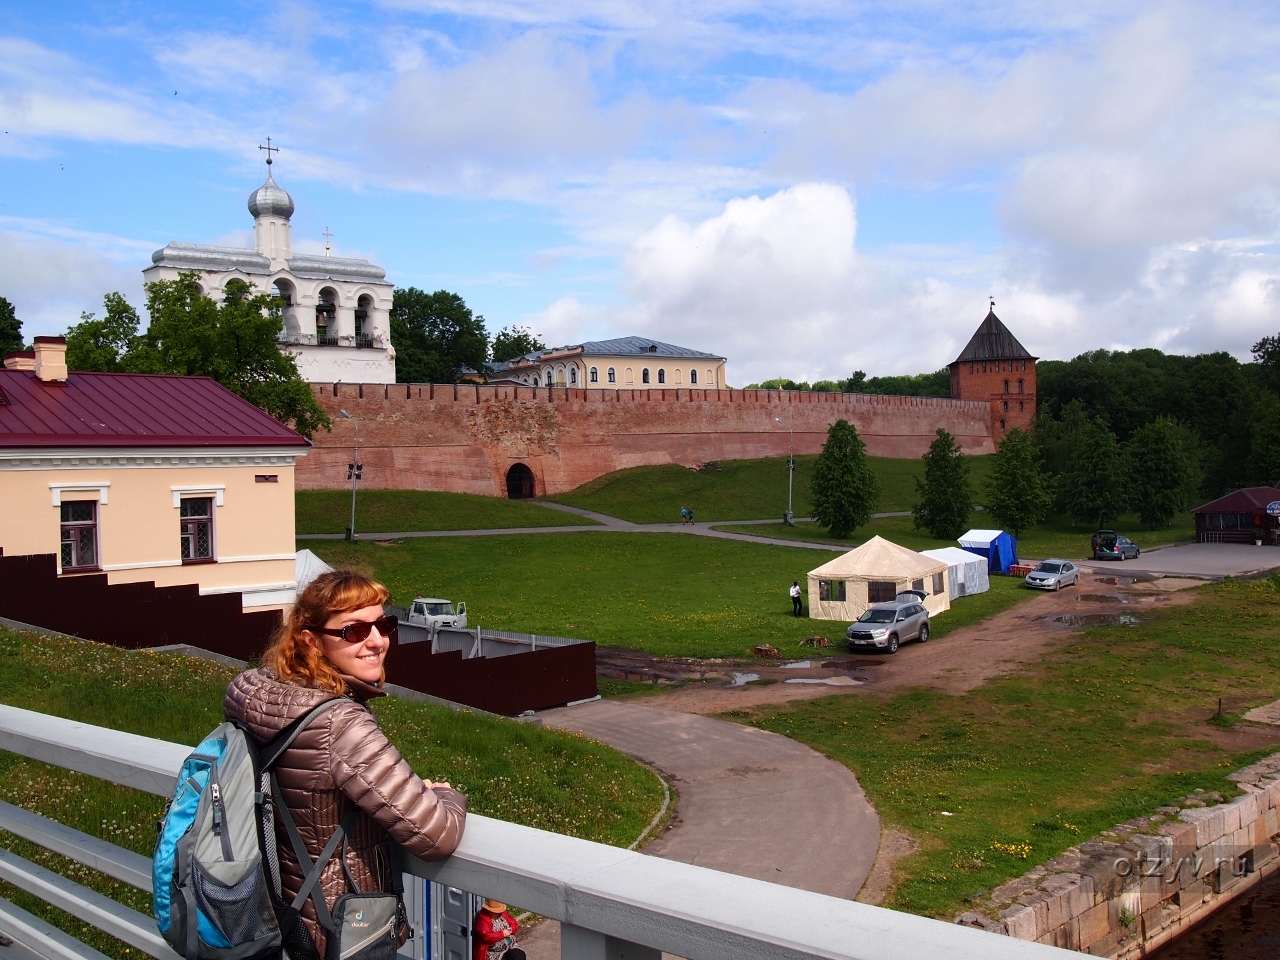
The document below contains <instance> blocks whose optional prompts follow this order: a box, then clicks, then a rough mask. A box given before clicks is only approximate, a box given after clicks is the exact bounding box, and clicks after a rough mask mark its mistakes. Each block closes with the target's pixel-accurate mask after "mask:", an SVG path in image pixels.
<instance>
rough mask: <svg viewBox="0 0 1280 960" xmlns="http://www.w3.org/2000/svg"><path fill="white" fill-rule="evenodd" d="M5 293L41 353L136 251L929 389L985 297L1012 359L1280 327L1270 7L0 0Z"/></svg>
mask: <svg viewBox="0 0 1280 960" xmlns="http://www.w3.org/2000/svg"><path fill="white" fill-rule="evenodd" d="M6 13H7V17H6V19H5V22H4V24H3V25H0V125H2V128H3V131H4V132H3V133H0V295H3V296H6V297H8V298H9V299H10V300H11V301H13V302H14V303H15V305H16V306H17V308H18V312H19V316H20V317H22V319H23V320H24V323H25V330H26V332H27V333H28V335H31V334H38V333H59V332H62V331H63V330H65V328H66V327H67V325H68V324H70V323H72V322H74V321H75V320H76V319H78V317H79V314H80V312H81V311H82V310H93V309H99V308H100V304H101V300H102V295H103V294H104V293H106V292H107V291H109V290H115V289H119V290H121V291H122V292H124V293H125V294H126V296H128V297H129V298H130V299H131V300H133V301H134V302H135V303H137V304H139V305H140V304H141V302H142V290H141V275H140V271H141V269H142V267H143V266H144V265H146V263H148V262H149V258H150V253H151V251H153V250H155V249H157V248H158V247H160V246H163V244H164V243H166V242H168V241H169V240H186V241H195V242H218V243H226V244H231V245H248V244H249V242H250V228H251V220H250V218H249V215H248V213H247V211H246V210H245V199H246V197H247V196H248V194H249V192H250V191H251V190H252V189H253V188H254V187H256V186H257V184H258V183H259V182H261V179H262V175H263V166H262V163H261V155H260V154H259V151H258V150H257V149H256V148H257V146H258V144H260V143H262V142H264V138H265V137H266V136H267V135H270V136H271V137H272V138H273V141H274V142H276V143H278V144H279V145H280V147H281V148H282V152H281V153H280V155H279V157H278V160H277V164H276V166H275V172H276V177H277V180H278V182H280V184H281V185H282V186H284V187H285V188H286V189H288V190H289V191H290V193H291V194H292V195H293V197H294V200H295V202H296V204H297V213H296V214H295V216H294V221H293V222H294V244H295V249H299V250H311V251H318V250H320V249H322V245H323V236H322V231H324V230H325V228H326V227H327V228H328V229H329V230H331V231H332V232H333V235H334V238H333V241H334V247H335V252H336V253H338V254H340V255H349V256H360V257H369V258H371V259H374V260H376V261H377V262H379V263H381V264H382V265H383V266H384V267H386V269H387V272H388V276H389V278H390V279H391V280H392V281H393V282H395V283H397V284H399V285H405V286H407V285H414V286H419V287H424V288H429V289H438V288H441V287H444V288H447V289H451V290H456V291H457V292H459V293H461V294H462V295H463V296H464V297H465V298H466V300H467V302H468V303H469V304H470V305H471V306H472V308H473V309H475V310H476V311H477V312H479V313H482V314H484V315H485V317H486V318H487V320H488V323H489V326H490V329H491V330H497V329H498V328H499V327H502V326H506V325H509V324H513V323H514V324H522V325H526V326H530V327H532V328H533V329H534V330H535V331H536V332H539V333H541V334H543V335H544V337H545V338H546V339H547V340H548V341H550V342H554V343H567V342H573V341H575V340H581V339H585V338H589V337H590V338H597V337H604V336H611V335H621V334H626V333H639V334H645V335H649V336H655V337H659V338H662V339H666V340H671V341H674V342H677V343H682V344H685V345H687V346H691V347H695V348H697V349H703V350H711V351H715V352H719V353H723V354H724V355H725V356H727V357H728V358H729V377H730V381H731V382H733V383H735V384H742V383H746V382H748V381H751V380H758V379H763V378H766V377H771V376H780V375H782V376H792V377H796V378H798V379H799V378H805V379H816V378H821V377H841V376H847V375H848V374H849V372H851V371H852V370H853V369H863V370H866V371H867V372H868V373H871V374H887V373H910V372H918V371H922V370H931V369H935V368H937V367H938V366H941V365H942V364H944V363H946V362H947V361H949V360H950V359H951V358H952V357H953V356H954V355H955V353H956V352H958V350H959V349H960V348H961V347H962V346H963V343H964V342H965V340H966V339H967V338H968V336H969V334H970V333H971V332H972V330H973V328H974V327H975V326H976V325H977V323H978V322H979V321H980V320H981V318H982V316H983V314H984V313H985V307H986V302H987V296H988V295H991V296H994V297H995V298H996V301H997V312H998V313H999V314H1000V315H1001V317H1002V318H1003V319H1004V320H1005V321H1006V322H1007V323H1008V324H1009V325H1010V327H1011V328H1012V329H1013V330H1014V332H1015V333H1016V334H1017V335H1018V336H1019V337H1020V338H1021V339H1022V340H1023V342H1024V343H1026V345H1027V346H1028V347H1029V348H1030V349H1031V350H1032V352H1033V353H1037V354H1039V355H1041V356H1044V357H1055V358H1056V357H1070V356H1073V355H1075V354H1076V353H1079V352H1081V351H1083V350H1087V349H1094V348H1097V347H1111V348H1131V347H1138V346H1159V347H1161V348H1163V349H1167V350H1172V351H1178V352H1198V351H1202V350H1215V349H1222V350H1228V351H1230V352H1232V353H1234V354H1236V355H1237V356H1240V357H1242V358H1244V357H1247V356H1248V353H1249V346H1250V345H1251V344H1252V343H1253V342H1254V341H1256V340H1257V339H1258V338H1259V337H1260V336H1262V335H1264V334H1268V333H1275V332H1277V330H1280V300H1278V299H1277V290H1280V286H1278V283H1280V260H1278V259H1277V246H1276V234H1277V221H1278V218H1280V69H1278V68H1277V67H1276V64H1277V63H1280V57H1278V56H1277V53H1280V16H1277V14H1276V13H1275V12H1274V10H1273V9H1272V8H1269V7H1266V6H1264V5H1262V4H1249V5H1245V4H1240V5H1232V4H1229V3H1228V4H1224V3H1216V4H1213V5H1212V6H1210V5H1209V4H1197V3H1160V4H1125V3H1114V2H1110V3H1105V4H1104V3H1089V2H1083V3H1076V4H1071V5H1063V4H1057V3H1047V2H1045V3H1039V2H1029V0H1003V2H993V3H986V4H966V3H962V2H927V0H918V2H894V3H887V2H883V3H876V2H869V3H837V2H826V0H790V2H785V3H784V2H770V0H765V2H760V0H708V2H704V3H696V4H690V3H687V2H684V3H680V2H670V0H649V2H645V3H631V2H626V0H593V2H590V3H588V2H583V0H544V2H538V3H534V2H525V0H469V2H466V3H463V2H451V0H442V2H431V0H397V2H387V3H381V4H378V3H367V4H366V3H346V4H339V3H270V2H262V3H253V4H249V3H224V4H221V5H218V6H217V7H208V8H202V9H201V10H200V11H199V13H198V15H196V14H193V13H192V12H191V11H190V9H189V8H184V7H182V6H181V5H178V6H174V5H169V6H167V7H162V6H160V5H156V4H138V3H127V2H126V3H120V2H116V3H109V4H108V3H80V4H76V3H63V4H57V5H53V4H37V3H33V2H21V0H20V2H16V3H12V2H11V3H10V4H9V5H7V8H6Z"/></svg>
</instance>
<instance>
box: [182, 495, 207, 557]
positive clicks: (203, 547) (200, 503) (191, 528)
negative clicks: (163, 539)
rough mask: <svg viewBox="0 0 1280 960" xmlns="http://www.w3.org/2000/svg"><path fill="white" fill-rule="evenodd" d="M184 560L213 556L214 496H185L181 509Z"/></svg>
mask: <svg viewBox="0 0 1280 960" xmlns="http://www.w3.org/2000/svg"><path fill="white" fill-rule="evenodd" d="M180 514H181V517H180V521H179V522H180V523H181V540H182V562H183V563H199V562H200V561H202V560H212V559H214V557H213V497H183V498H182V504H181V509H180Z"/></svg>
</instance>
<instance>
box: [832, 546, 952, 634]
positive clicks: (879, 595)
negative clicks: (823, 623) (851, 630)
mask: <svg viewBox="0 0 1280 960" xmlns="http://www.w3.org/2000/svg"><path fill="white" fill-rule="evenodd" d="M947 575H948V573H947V565H946V564H945V563H942V562H941V561H939V560H934V559H932V558H930V557H926V556H923V555H922V554H919V553H916V552H915V551H914V550H908V549H907V548H906V547H900V546H898V545H897V544H896V543H890V542H889V541H888V540H885V539H884V538H883V537H872V538H871V539H870V540H868V541H867V542H866V543H864V544H863V545H862V546H860V547H857V548H855V549H853V550H850V551H849V552H848V553H846V554H842V555H841V556H839V557H836V558H835V559H834V560H832V561H831V562H830V563H824V564H823V565H822V566H820V567H818V569H817V570H810V571H809V616H811V617H813V618H815V619H817V620H847V621H853V620H857V619H858V617H860V616H862V612H863V611H864V610H866V609H867V607H868V606H870V605H871V604H873V603H882V602H884V601H886V600H892V599H894V598H895V597H896V596H897V595H898V591H900V590H922V591H923V592H924V593H925V594H926V597H925V601H924V605H925V608H926V609H927V610H928V611H929V616H931V617H934V616H937V615H938V614H939V613H942V612H943V611H944V610H948V609H950V607H951V601H950V600H949V599H948V584H947Z"/></svg>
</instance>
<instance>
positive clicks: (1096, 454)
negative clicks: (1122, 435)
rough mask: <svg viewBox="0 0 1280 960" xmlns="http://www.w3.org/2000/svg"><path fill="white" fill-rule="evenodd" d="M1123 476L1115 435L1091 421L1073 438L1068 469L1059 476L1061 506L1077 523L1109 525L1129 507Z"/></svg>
mask: <svg viewBox="0 0 1280 960" xmlns="http://www.w3.org/2000/svg"><path fill="white" fill-rule="evenodd" d="M1127 473H1128V470H1127V464H1126V462H1125V458H1124V456H1123V455H1122V452H1121V450H1120V445H1119V444H1118V443H1117V442H1116V435H1115V434H1114V433H1112V432H1111V430H1110V429H1109V428H1108V427H1107V425H1106V424H1105V423H1104V422H1103V421H1102V420H1093V421H1092V422H1090V423H1088V424H1086V425H1085V426H1084V427H1083V428H1082V429H1081V430H1080V432H1079V434H1078V435H1077V443H1076V450H1075V456H1074V459H1073V461H1072V464H1071V468H1070V469H1069V470H1068V471H1067V472H1066V473H1064V474H1063V475H1062V478H1061V483H1062V493H1061V500H1062V505H1063V506H1064V507H1065V508H1066V511H1067V513H1069V514H1071V518H1072V519H1073V520H1075V521H1076V522H1078V523H1091V524H1096V525H1097V526H1099V527H1103V526H1106V525H1107V524H1109V523H1113V522H1114V521H1115V519H1116V517H1118V516H1120V514H1121V513H1123V512H1124V510H1125V508H1127V507H1128V506H1129V501H1130V497H1129V489H1128V487H1129V485H1128V476H1127Z"/></svg>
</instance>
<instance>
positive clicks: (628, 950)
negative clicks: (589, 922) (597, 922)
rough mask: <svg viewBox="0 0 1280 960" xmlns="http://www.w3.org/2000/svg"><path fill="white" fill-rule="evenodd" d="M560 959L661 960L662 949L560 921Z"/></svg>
mask: <svg viewBox="0 0 1280 960" xmlns="http://www.w3.org/2000/svg"><path fill="white" fill-rule="evenodd" d="M560 960H662V951H661V950H655V949H654V948H653V947H644V946H641V945H640V944H638V943H628V942H627V941H626V940H619V939H618V938H617V937H610V936H608V935H607V934H603V933H597V932H596V931H595V930H588V929H586V928H585V927H575V926H573V925H572V924H568V923H562V924H561V925H560Z"/></svg>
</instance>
